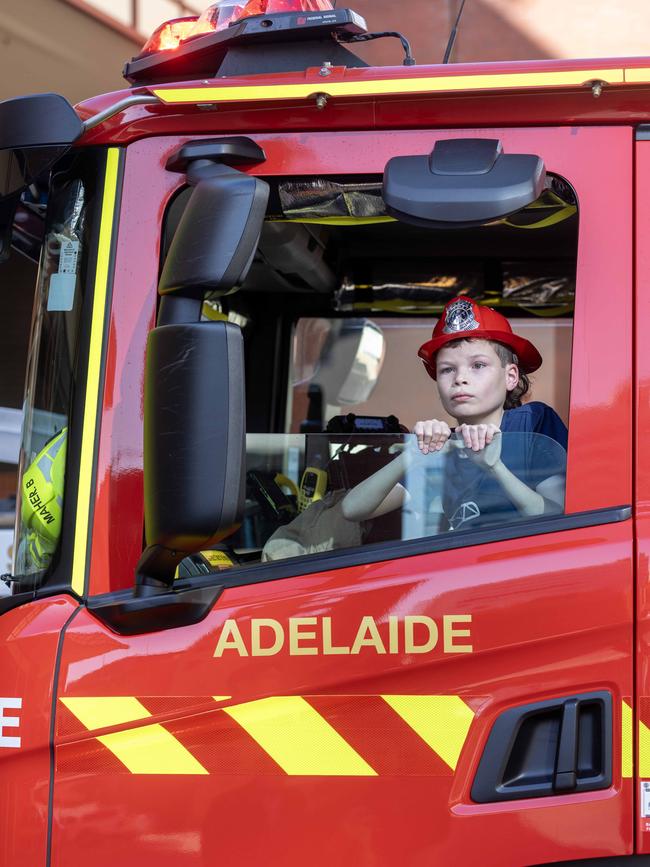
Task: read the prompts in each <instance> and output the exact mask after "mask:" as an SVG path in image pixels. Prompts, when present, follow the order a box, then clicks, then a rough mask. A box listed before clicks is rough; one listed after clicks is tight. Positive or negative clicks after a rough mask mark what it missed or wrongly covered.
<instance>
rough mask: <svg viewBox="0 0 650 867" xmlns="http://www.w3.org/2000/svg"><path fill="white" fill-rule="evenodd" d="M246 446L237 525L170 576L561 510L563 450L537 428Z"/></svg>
mask: <svg viewBox="0 0 650 867" xmlns="http://www.w3.org/2000/svg"><path fill="white" fill-rule="evenodd" d="M246 451H247V454H246V469H247V473H246V509H245V517H244V521H243V524H242V526H241V528H240V529H239V530H238V531H237V533H236V534H235V535H234V536H233V537H231V538H230V539H227V540H225V543H224V544H222V545H219V546H218V547H217V549H214V550H213V551H211V552H203V553H202V555H200V556H196V557H194V558H189V559H190V560H192V561H193V565H192V563H188V561H185V564H184V567H182V568H181V570H180V574H181V576H184V577H187V575H188V574H190V575H191V574H193V572H192V569H193V566H194V567H196V568H198V569H199V571H203V572H207V571H211V570H212V569H229V568H232V567H234V566H244V565H247V564H253V563H260V562H271V561H275V560H286V559H289V558H292V557H301V556H306V555H310V554H318V553H323V552H327V551H335V550H340V549H351V548H357V547H360V546H365V545H369V544H373V543H378V542H396V541H405V540H413V539H423V538H427V537H431V536H437V535H440V534H448V533H455V532H459V531H462V532H471V531H474V530H483V529H486V528H491V529H494V528H500V527H506V526H507V525H510V524H513V523H516V522H518V521H523V520H530V519H532V518H536V517H537V518H541V517H546V516H550V515H559V514H562V513H563V512H564V493H565V485H566V451H565V449H564V448H563V447H562V445H560V444H559V443H558V442H557V441H556V440H554V439H551V438H550V437H547V436H544V435H542V434H536V433H507V432H505V433H501V434H499V435H498V436H497V437H495V439H494V440H493V442H492V443H491V444H490V445H489V446H487V447H486V448H485V449H483V450H482V451H480V452H473V451H472V450H471V449H468V448H466V447H465V445H464V443H463V442H462V440H460V439H457V438H456V436H455V435H454V436H452V439H451V440H449V442H448V443H447V444H446V445H445V447H444V448H443V449H442V450H441V451H439V452H430V453H428V454H423V452H422V451H420V449H419V448H418V443H417V439H416V437H415V436H413V435H411V434H397V433H396V434H354V435H348V434H343V433H332V434H275V435H273V434H271V435H269V434H249V435H248V436H247V450H246ZM497 465H499V467H505V470H503V469H501V470H500V471H499V472H495V466H497ZM466 544H471V540H470V539H467V540H466Z"/></svg>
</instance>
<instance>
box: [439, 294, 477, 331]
mask: <svg viewBox="0 0 650 867" xmlns="http://www.w3.org/2000/svg"><path fill="white" fill-rule="evenodd" d="M480 327H481V326H480V325H479V323H478V322H477V321H476V319H475V318H474V308H473V307H472V303H471V301H466V300H465V299H462V298H461V299H459V300H458V301H454V303H453V304H450V305H449V307H448V308H447V315H446V317H445V327H444V328H443V329H442V333H443V334H455V333H457V332H461V331H476V329H477V328H480Z"/></svg>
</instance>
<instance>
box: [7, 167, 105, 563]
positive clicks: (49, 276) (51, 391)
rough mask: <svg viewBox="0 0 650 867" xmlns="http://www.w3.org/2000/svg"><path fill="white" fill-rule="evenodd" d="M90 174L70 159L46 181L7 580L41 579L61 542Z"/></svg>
mask: <svg viewBox="0 0 650 867" xmlns="http://www.w3.org/2000/svg"><path fill="white" fill-rule="evenodd" d="M93 168H94V169H95V171H96V166H94V160H93V159H92V158H91V157H90V156H88V155H86V156H83V157H76V158H75V159H74V161H73V163H72V166H71V167H70V168H69V169H68V170H67V171H58V172H55V174H54V175H53V177H52V184H51V192H50V197H49V203H48V211H47V219H46V226H45V235H44V241H43V247H42V251H41V258H40V265H39V271H38V282H37V288H36V295H35V300H34V312H33V317H32V332H31V338H30V345H29V361H28V370H27V378H26V386H25V400H24V406H23V429H22V437H21V452H20V470H19V482H18V498H17V506H16V544H15V545H14V564H13V574H14V576H20V577H23V576H29V575H32V576H35V577H36V576H40V577H41V578H42V577H43V576H44V575H45V574H46V573H47V572H48V570H49V569H50V567H51V566H52V564H53V562H54V559H55V556H56V553H57V549H58V546H59V541H60V538H61V531H62V519H63V501H64V496H65V480H66V472H65V470H66V455H67V439H68V436H67V435H68V425H69V422H70V416H71V411H72V409H71V407H72V398H73V395H74V390H75V381H76V377H77V359H78V350H79V335H80V324H81V314H82V308H83V300H84V286H85V279H84V275H85V271H86V268H87V258H88V256H87V253H88V248H89V246H90V245H89V243H88V237H89V232H90V222H91V221H90V219H89V214H90V204H91V202H92V200H93V196H94V185H95V182H94V179H93V174H94V173H93Z"/></svg>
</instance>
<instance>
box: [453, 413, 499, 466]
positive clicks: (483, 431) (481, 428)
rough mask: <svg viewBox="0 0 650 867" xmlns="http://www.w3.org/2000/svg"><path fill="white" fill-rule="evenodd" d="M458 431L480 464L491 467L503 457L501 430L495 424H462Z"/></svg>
mask: <svg viewBox="0 0 650 867" xmlns="http://www.w3.org/2000/svg"><path fill="white" fill-rule="evenodd" d="M456 433H457V434H458V435H459V436H460V437H462V439H463V443H464V444H465V448H466V449H468V451H469V452H470V457H471V458H472V460H473V461H474V462H475V463H477V464H478V465H479V466H482V467H485V468H486V469H490V468H492V467H494V466H495V464H496V463H497V462H498V461H499V459H500V458H501V431H500V430H499V428H498V427H497V426H496V425H495V424H461V425H460V426H459V427H457V428H456Z"/></svg>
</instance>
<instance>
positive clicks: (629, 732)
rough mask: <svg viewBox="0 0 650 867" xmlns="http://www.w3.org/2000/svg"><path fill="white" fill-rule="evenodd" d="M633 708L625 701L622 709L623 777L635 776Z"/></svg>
mask: <svg viewBox="0 0 650 867" xmlns="http://www.w3.org/2000/svg"><path fill="white" fill-rule="evenodd" d="M632 716H633V714H632V708H631V707H630V705H629V704H628V703H627V702H626V701H624V702H623V703H622V709H621V767H622V774H623V779H629V778H630V777H633V776H634V738H633V733H634V729H633V726H632Z"/></svg>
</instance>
